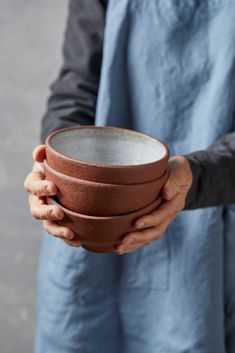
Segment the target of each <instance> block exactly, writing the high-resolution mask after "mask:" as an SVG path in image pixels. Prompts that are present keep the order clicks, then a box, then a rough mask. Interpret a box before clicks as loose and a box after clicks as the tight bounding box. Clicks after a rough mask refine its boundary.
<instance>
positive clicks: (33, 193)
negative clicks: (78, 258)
mask: <svg viewBox="0 0 235 353" xmlns="http://www.w3.org/2000/svg"><path fill="white" fill-rule="evenodd" d="M33 157H34V160H35V163H34V165H33V169H32V171H31V172H30V173H29V174H28V175H27V177H26V179H25V182H24V188H25V190H26V191H28V193H29V206H30V213H31V214H32V216H33V217H34V218H36V219H40V220H42V221H43V228H44V229H45V230H46V231H47V232H48V233H49V234H51V235H54V236H55V237H57V238H61V239H62V240H64V241H65V242H66V243H67V244H68V245H71V246H75V247H80V246H81V243H80V241H78V240H75V239H73V238H74V233H73V232H72V231H71V230H70V229H68V228H66V227H62V226H60V225H59V224H58V223H57V222H56V221H57V220H60V219H62V218H63V217H64V213H63V211H62V210H61V209H60V208H59V207H57V206H53V205H48V204H47V203H46V196H53V195H55V194H56V193H57V188H56V186H55V184H53V183H52V182H51V181H49V180H46V179H45V172H44V167H43V164H42V162H43V160H44V159H45V157H46V153H45V145H39V146H37V147H36V148H35V149H34V151H33Z"/></svg>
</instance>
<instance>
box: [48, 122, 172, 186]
mask: <svg viewBox="0 0 235 353" xmlns="http://www.w3.org/2000/svg"><path fill="white" fill-rule="evenodd" d="M46 159H47V161H48V164H49V165H50V166H51V167H52V168H53V169H55V170H56V171H58V172H60V173H62V174H65V175H68V176H72V177H75V178H79V179H82V180H88V181H94V182H100V183H109V184H139V183H146V182H149V181H152V180H155V179H158V178H160V177H161V176H162V175H163V174H164V172H165V170H166V168H167V164H168V159H169V150H168V148H167V146H166V145H165V144H163V143H162V142H161V141H159V140H156V139H154V138H152V137H150V136H147V135H145V134H142V133H139V132H136V131H132V130H128V129H121V128H115V127H107V126H105V127H101V126H75V127H72V128H66V129H61V130H58V131H56V132H53V133H52V134H51V135H49V136H48V138H47V140H46Z"/></svg>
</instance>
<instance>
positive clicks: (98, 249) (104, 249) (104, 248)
mask: <svg viewBox="0 0 235 353" xmlns="http://www.w3.org/2000/svg"><path fill="white" fill-rule="evenodd" d="M82 247H83V248H84V249H86V250H88V251H92V252H96V253H109V252H113V245H109V246H95V245H87V244H86V245H83V244H82Z"/></svg>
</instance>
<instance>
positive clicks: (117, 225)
mask: <svg viewBox="0 0 235 353" xmlns="http://www.w3.org/2000/svg"><path fill="white" fill-rule="evenodd" d="M47 202H48V204H50V205H57V206H59V207H60V208H61V209H62V211H63V212H64V214H65V216H64V218H63V219H62V220H60V221H58V223H59V224H61V225H63V226H65V227H67V228H69V229H71V230H72V231H73V232H74V233H75V236H76V239H78V240H80V241H81V242H82V247H83V248H85V249H87V250H90V251H94V252H112V251H113V249H114V245H116V244H119V242H120V240H121V239H122V237H123V236H124V235H125V234H127V233H129V232H131V231H134V230H136V228H135V227H134V226H133V223H134V221H135V220H137V219H138V218H139V217H141V216H144V215H146V214H149V213H151V212H153V211H154V210H155V209H156V208H157V207H158V206H159V205H160V203H161V199H160V198H159V199H157V200H155V201H154V202H152V203H151V204H150V205H148V206H146V207H144V208H142V209H141V210H138V211H135V212H131V213H128V214H125V215H122V216H113V217H94V216H88V215H84V214H79V213H75V212H72V211H70V210H68V209H66V208H65V207H63V206H61V205H60V204H59V203H58V202H57V201H56V200H55V199H54V198H51V197H48V198H47Z"/></svg>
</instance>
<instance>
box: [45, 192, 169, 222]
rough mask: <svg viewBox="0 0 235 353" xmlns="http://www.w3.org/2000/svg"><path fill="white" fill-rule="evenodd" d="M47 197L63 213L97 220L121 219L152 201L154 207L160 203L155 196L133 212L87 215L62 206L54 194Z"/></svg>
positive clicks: (140, 209) (137, 211)
mask: <svg viewBox="0 0 235 353" xmlns="http://www.w3.org/2000/svg"><path fill="white" fill-rule="evenodd" d="M47 199H50V200H52V202H53V204H54V205H55V206H57V207H59V208H60V209H61V210H62V211H63V212H64V213H65V214H69V215H70V216H73V217H79V218H84V219H90V220H96V221H99V220H101V221H108V220H112V219H114V220H118V219H123V218H125V217H129V216H131V215H134V214H137V213H139V212H140V211H143V210H144V209H145V208H149V207H150V206H152V205H153V204H154V203H156V204H157V205H156V207H158V206H160V204H161V202H162V198H161V197H157V198H156V199H155V200H154V201H153V202H151V203H150V204H148V205H147V206H144V207H142V208H139V209H138V210H136V211H133V212H129V213H125V214H122V215H117V216H89V215H86V214H83V213H79V212H74V211H71V210H69V209H68V208H66V207H64V206H62V205H61V204H60V203H59V202H58V201H57V200H55V198H54V196H47ZM62 220H63V219H62Z"/></svg>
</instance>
